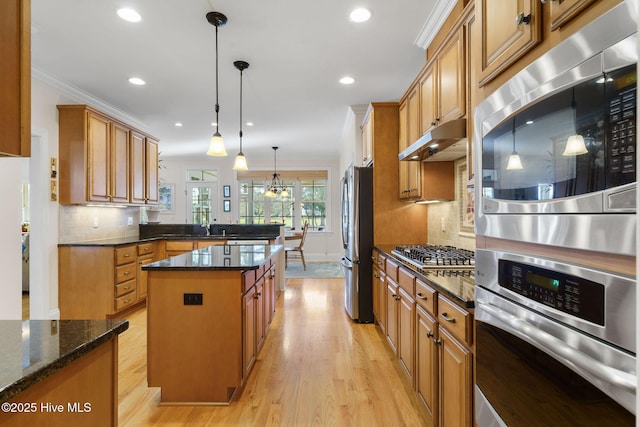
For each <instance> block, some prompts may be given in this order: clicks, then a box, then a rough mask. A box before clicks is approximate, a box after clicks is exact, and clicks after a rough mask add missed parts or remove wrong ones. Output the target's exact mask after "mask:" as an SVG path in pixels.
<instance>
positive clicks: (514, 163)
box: [507, 117, 522, 171]
mask: <svg viewBox="0 0 640 427" xmlns="http://www.w3.org/2000/svg"><path fill="white" fill-rule="evenodd" d="M511 135H512V136H513V151H512V152H511V155H510V156H509V161H508V162H507V170H508V171H513V170H520V169H522V161H520V155H519V154H518V153H517V152H516V118H515V117H514V118H513V129H512V130H511Z"/></svg>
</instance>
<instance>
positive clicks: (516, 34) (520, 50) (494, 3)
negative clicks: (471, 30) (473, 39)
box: [476, 0, 542, 86]
mask: <svg viewBox="0 0 640 427" xmlns="http://www.w3.org/2000/svg"><path fill="white" fill-rule="evenodd" d="M476 11H477V13H478V16H479V18H480V19H479V22H480V25H481V27H482V28H481V33H482V50H481V52H480V55H481V58H480V60H481V69H480V82H479V83H480V85H481V86H482V85H484V84H486V83H487V82H489V81H490V80H492V79H494V78H495V77H496V76H497V75H498V74H500V73H501V72H503V71H504V70H505V69H506V68H507V67H509V66H510V65H511V64H513V63H514V62H516V61H517V60H518V59H519V58H521V57H522V56H523V55H524V54H526V53H527V52H529V51H530V50H531V49H532V48H533V47H534V46H535V45H537V44H538V43H540V41H541V40H542V25H541V24H542V20H541V15H540V0H518V1H513V0H481V1H480V2H479V3H478V4H477V5H476Z"/></svg>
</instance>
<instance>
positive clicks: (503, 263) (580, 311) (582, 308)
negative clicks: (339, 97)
mask: <svg viewBox="0 0 640 427" xmlns="http://www.w3.org/2000/svg"><path fill="white" fill-rule="evenodd" d="M498 283H499V284H500V286H501V287H503V288H506V289H509V290H511V291H513V292H516V293H518V294H520V295H522V296H524V297H526V298H529V299H531V300H533V301H536V302H538V303H541V304H544V305H546V306H548V307H553V308H554V309H556V310H559V311H562V312H564V313H567V314H570V315H572V316H575V317H579V318H581V319H584V320H587V321H589V322H593V323H596V324H598V325H603V326H604V305H605V301H604V294H605V292H604V291H605V290H604V285H602V284H600V283H596V282H593V281H591V280H587V279H585V278H583V277H577V276H572V275H569V274H564V273H561V272H558V271H552V270H547V269H545V268H542V267H539V266H533V265H529V264H523V263H519V262H515V261H510V260H504V259H500V260H499V263H498Z"/></svg>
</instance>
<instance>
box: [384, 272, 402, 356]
mask: <svg viewBox="0 0 640 427" xmlns="http://www.w3.org/2000/svg"><path fill="white" fill-rule="evenodd" d="M386 294H387V301H386V303H387V304H386V305H387V329H386V332H387V342H389V345H390V346H391V349H392V350H393V352H394V353H396V354H398V298H400V297H399V296H398V285H397V284H395V283H393V282H392V281H390V280H389V278H388V277H387V290H386Z"/></svg>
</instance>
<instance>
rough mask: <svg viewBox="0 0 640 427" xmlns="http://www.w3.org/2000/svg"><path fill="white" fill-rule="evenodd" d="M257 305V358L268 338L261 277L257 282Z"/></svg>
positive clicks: (262, 278) (262, 279)
mask: <svg viewBox="0 0 640 427" xmlns="http://www.w3.org/2000/svg"><path fill="white" fill-rule="evenodd" d="M254 298H255V300H256V303H255V308H256V335H255V337H256V344H255V346H256V356H257V355H258V353H259V352H260V349H261V348H262V344H264V339H265V336H266V323H265V321H264V312H265V310H264V300H265V298H264V277H261V278H260V280H258V281H257V282H256V294H255V296H254Z"/></svg>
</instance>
